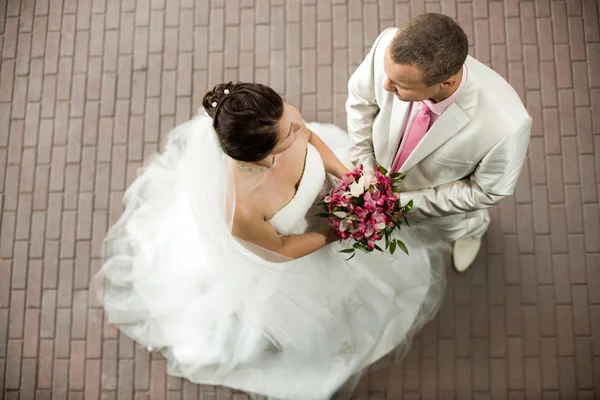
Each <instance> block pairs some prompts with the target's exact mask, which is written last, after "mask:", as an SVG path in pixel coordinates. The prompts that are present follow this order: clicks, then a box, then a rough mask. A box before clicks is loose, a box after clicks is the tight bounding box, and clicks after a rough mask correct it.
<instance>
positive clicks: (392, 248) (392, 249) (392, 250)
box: [390, 241, 396, 254]
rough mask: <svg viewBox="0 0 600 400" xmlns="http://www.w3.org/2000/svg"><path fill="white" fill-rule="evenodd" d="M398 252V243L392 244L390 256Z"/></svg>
mask: <svg viewBox="0 0 600 400" xmlns="http://www.w3.org/2000/svg"><path fill="white" fill-rule="evenodd" d="M395 252H396V242H395V241H394V242H392V244H391V245H390V254H394V253H395Z"/></svg>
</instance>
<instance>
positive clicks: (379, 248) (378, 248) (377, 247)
mask: <svg viewBox="0 0 600 400" xmlns="http://www.w3.org/2000/svg"><path fill="white" fill-rule="evenodd" d="M375 248H376V249H377V250H379V251H383V250H382V249H381V247H379V246H377V245H375Z"/></svg>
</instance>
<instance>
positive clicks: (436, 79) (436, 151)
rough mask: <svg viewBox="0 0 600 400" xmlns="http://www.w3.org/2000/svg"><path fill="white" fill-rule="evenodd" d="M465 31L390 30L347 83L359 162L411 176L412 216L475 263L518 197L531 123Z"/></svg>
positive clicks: (435, 26)
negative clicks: (502, 209)
mask: <svg viewBox="0 0 600 400" xmlns="http://www.w3.org/2000/svg"><path fill="white" fill-rule="evenodd" d="M468 46H469V44H468V40H467V37H466V35H465V33H464V31H463V30H462V28H461V27H460V26H459V25H458V24H457V23H456V22H454V21H453V20H452V19H451V18H449V17H447V16H444V15H441V14H423V15H420V16H418V17H416V18H413V19H411V20H410V21H408V22H407V23H406V24H404V25H403V26H402V27H401V28H400V29H397V28H390V29H387V30H385V31H383V32H382V33H381V34H380V35H379V37H378V38H377V40H376V41H375V44H374V45H373V47H372V48H371V51H370V52H369V54H368V55H367V57H366V58H365V60H364V61H363V62H362V64H361V65H360V66H359V67H358V69H357V70H356V72H355V73H354V74H353V75H352V77H351V78H350V81H349V83H348V91H349V95H348V101H347V103H346V109H347V112H348V132H349V134H350V137H351V140H352V146H351V149H350V158H351V161H352V162H353V163H354V164H355V165H356V164H359V163H362V164H364V165H365V167H370V168H374V167H375V165H376V164H375V163H378V164H380V165H382V166H384V167H385V168H386V169H389V170H390V171H399V172H401V173H405V174H406V178H405V180H404V181H403V184H402V187H401V191H402V193H401V199H402V202H403V203H407V202H408V201H410V200H413V203H414V206H413V210H412V211H411V215H412V216H413V217H414V218H415V219H416V220H417V221H419V222H421V223H422V224H423V225H426V226H430V227H432V229H434V230H436V231H437V232H438V233H439V234H440V235H441V236H442V237H444V238H445V239H447V240H450V241H452V242H454V249H453V261H454V267H455V269H456V270H457V271H458V272H463V271H465V270H466V269H467V268H468V267H469V266H470V265H471V264H472V263H473V261H474V260H475V257H476V256H477V253H478V252H479V248H480V246H481V238H482V236H483V235H484V234H485V232H486V230H487V227H488V225H489V221H490V217H489V213H488V211H487V208H488V207H490V206H492V205H494V204H496V203H498V202H499V201H500V200H501V199H502V198H503V197H506V196H510V195H512V194H513V193H514V190H515V185H516V183H517V179H518V177H519V173H520V172H521V167H522V166H523V162H524V161H525V156H526V152H527V146H528V144H529V135H530V130H531V118H530V117H529V115H528V113H527V111H526V109H525V107H524V106H523V103H522V102H521V100H520V99H519V96H518V95H517V93H516V92H515V91H514V89H513V88H512V87H511V86H510V85H509V84H508V82H506V81H505V80H504V79H503V78H502V77H501V76H500V75H498V74H497V73H496V72H494V71H492V70H491V69H490V68H488V67H486V66H485V65H483V64H482V63H480V62H479V61H477V60H475V59H474V58H472V57H470V56H468V55H467V53H468V48H469V47H468Z"/></svg>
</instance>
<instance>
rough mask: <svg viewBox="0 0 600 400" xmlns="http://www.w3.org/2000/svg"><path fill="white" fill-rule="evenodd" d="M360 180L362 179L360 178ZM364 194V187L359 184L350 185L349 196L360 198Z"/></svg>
mask: <svg viewBox="0 0 600 400" xmlns="http://www.w3.org/2000/svg"><path fill="white" fill-rule="evenodd" d="M360 179H362V178H360ZM364 192H365V186H364V185H363V184H362V183H361V182H360V180H359V181H358V182H354V183H353V184H351V185H350V194H351V195H352V196H354V197H360V196H361V195H362V194H363V193H364Z"/></svg>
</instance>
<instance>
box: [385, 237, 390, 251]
mask: <svg viewBox="0 0 600 400" xmlns="http://www.w3.org/2000/svg"><path fill="white" fill-rule="evenodd" d="M389 247H390V235H389V234H386V235H385V249H386V250H387V249H388V248H389Z"/></svg>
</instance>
